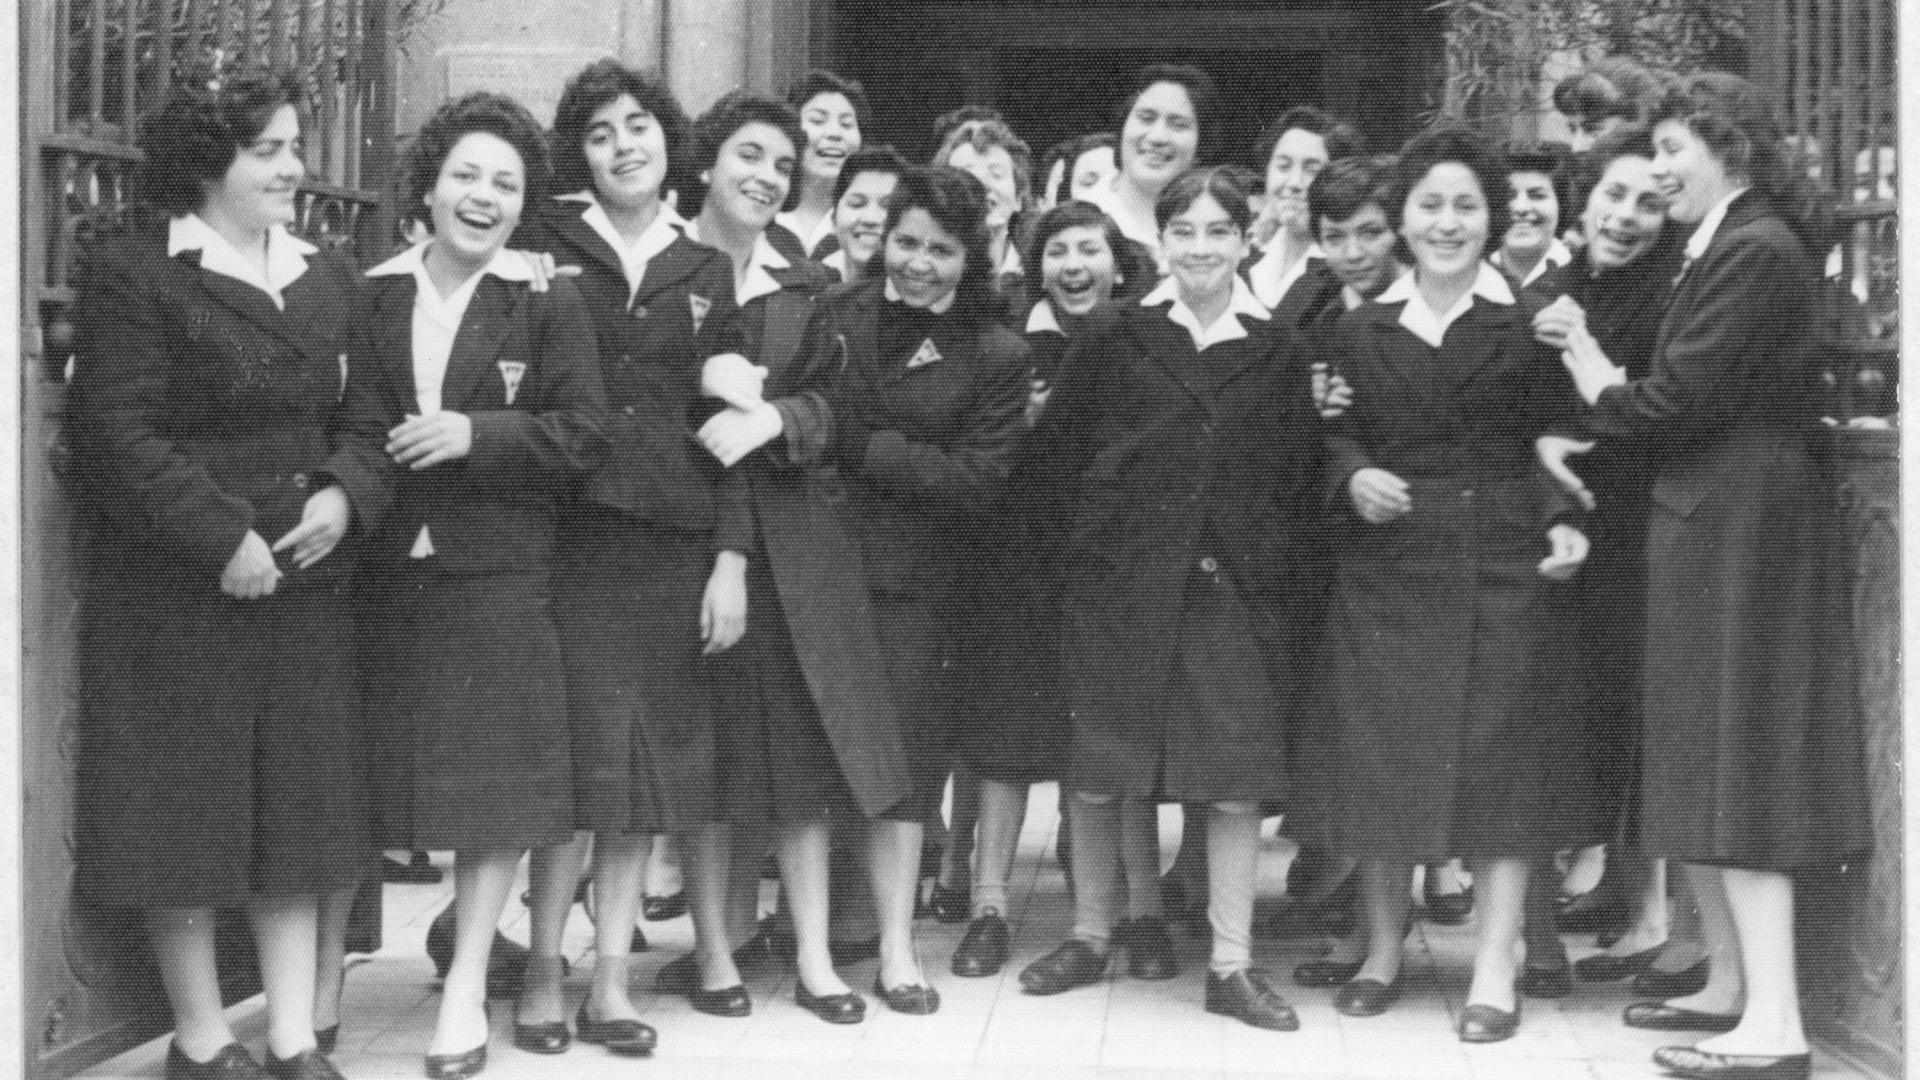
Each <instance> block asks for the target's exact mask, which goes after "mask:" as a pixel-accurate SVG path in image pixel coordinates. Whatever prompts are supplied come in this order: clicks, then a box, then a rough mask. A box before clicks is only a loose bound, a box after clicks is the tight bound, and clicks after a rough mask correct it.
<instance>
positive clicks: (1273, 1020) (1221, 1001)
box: [1207, 968, 1300, 1031]
mask: <svg viewBox="0 0 1920 1080" xmlns="http://www.w3.org/2000/svg"><path fill="white" fill-rule="evenodd" d="M1207 1011H1208V1012H1210V1013H1215V1014H1217V1015H1220V1016H1231V1017H1233V1018H1234V1019H1236V1020H1238V1021H1240V1022H1241V1023H1243V1024H1249V1025H1251V1026H1253V1027H1257V1028H1263V1029H1265V1030H1267V1031H1298V1030H1300V1016H1299V1014H1297V1013H1295V1012H1294V1011H1293V1006H1291V1005H1289V1004H1287V1002H1286V999H1285V998H1282V997H1281V996H1280V995H1279V994H1277V993H1275V992H1274V989H1273V987H1272V986H1271V985H1270V984H1268V982H1267V973H1266V972H1264V971H1261V970H1259V969H1257V968H1247V969H1245V970H1242V971H1236V972H1234V973H1233V974H1231V975H1228V976H1226V977H1225V978H1222V977H1221V976H1218V975H1215V974H1214V973H1213V972H1211V971H1209V972H1207Z"/></svg>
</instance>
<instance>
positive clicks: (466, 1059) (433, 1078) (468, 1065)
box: [427, 1043, 487, 1080]
mask: <svg viewBox="0 0 1920 1080" xmlns="http://www.w3.org/2000/svg"><path fill="white" fill-rule="evenodd" d="M486 1067H487V1044H486V1043H481V1044H480V1045H479V1046H476V1047H474V1048H473V1049H471V1050H469V1051H467V1052H466V1053H464V1054H428V1055H427V1080H463V1078H464V1077H468V1076H478V1075H479V1074H480V1073H481V1072H483V1071H485V1070H486Z"/></svg>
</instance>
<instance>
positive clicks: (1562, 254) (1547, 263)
mask: <svg viewBox="0 0 1920 1080" xmlns="http://www.w3.org/2000/svg"><path fill="white" fill-rule="evenodd" d="M1487 261H1488V262H1490V263H1492V264H1493V265H1495V266H1497V267H1499V268H1500V269H1501V270H1503V271H1504V270H1507V269H1509V267H1508V266H1507V253H1506V251H1505V249H1502V250H1500V251H1496V252H1494V253H1493V254H1491V255H1489V256H1487ZM1572 261H1573V249H1572V248H1570V247H1568V246H1567V242H1566V241H1565V240H1562V239H1560V238H1559V237H1557V236H1556V237H1554V238H1553V242H1552V243H1550V244H1548V245H1547V251H1546V254H1544V255H1542V256H1540V261H1539V262H1536V263H1534V264H1533V269H1531V270H1529V271H1527V276H1526V277H1523V278H1521V279H1520V281H1519V283H1518V284H1519V287H1520V288H1522V289H1524V288H1526V287H1527V286H1529V285H1531V284H1533V283H1534V282H1536V281H1539V280H1540V278H1541V277H1542V276H1543V275H1544V274H1546V272H1547V271H1549V270H1553V269H1556V268H1558V267H1562V266H1565V265H1567V264H1568V263H1570V262H1572Z"/></svg>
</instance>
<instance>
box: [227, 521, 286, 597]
mask: <svg viewBox="0 0 1920 1080" xmlns="http://www.w3.org/2000/svg"><path fill="white" fill-rule="evenodd" d="M279 584H280V568H279V567H278V566H275V565H274V564H273V552H271V551H268V550H267V542H266V541H265V540H262V539H261V538H260V534H259V533H257V532H254V531H253V530H252V529H248V530H247V535H246V536H244V537H242V538H241V540H240V546H239V547H237V548H235V549H233V557H232V558H230V559H228V560H227V566H226V569H224V570H222V571H220V591H221V592H223V593H226V594H227V595H228V596H231V597H233V598H234V599H235V600H258V599H259V598H261V597H263V596H272V595H273V590H274V589H275V588H277V587H278V586H279Z"/></svg>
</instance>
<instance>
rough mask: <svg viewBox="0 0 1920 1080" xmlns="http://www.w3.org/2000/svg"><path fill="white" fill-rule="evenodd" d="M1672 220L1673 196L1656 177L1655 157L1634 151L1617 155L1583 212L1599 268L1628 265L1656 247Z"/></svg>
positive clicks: (1590, 248) (1591, 253)
mask: <svg viewBox="0 0 1920 1080" xmlns="http://www.w3.org/2000/svg"><path fill="white" fill-rule="evenodd" d="M1666 223H1667V199H1666V196H1664V195H1662V194H1661V193H1660V185H1659V183H1658V182H1657V181H1656V180H1655V179H1654V175H1653V162H1652V161H1651V160H1649V159H1647V158H1643V157H1634V156H1631V155H1625V156H1621V157H1617V158H1614V159H1613V160H1612V161H1609V162H1607V170H1606V172H1604V173H1602V174H1601V176H1600V182H1599V183H1598V184H1595V185H1594V186H1593V191H1592V192H1591V193H1590V194H1588V196H1587V209H1586V212H1585V213H1583V214H1581V215H1580V228H1581V231H1582V232H1584V233H1585V234H1586V237H1587V259H1588V260H1589V261H1590V262H1591V263H1592V264H1593V268H1594V269H1595V270H1596V271H1607V270H1612V269H1616V268H1618V267H1622V266H1626V265H1627V264H1629V263H1631V262H1633V261H1634V260H1635V259H1638V258H1639V257H1640V256H1642V255H1645V254H1646V253H1647V251H1648V249H1650V248H1652V247H1653V243H1654V241H1655V240H1656V239H1658V238H1659V236H1660V228H1661V226H1663V225H1665V224H1666Z"/></svg>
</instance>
